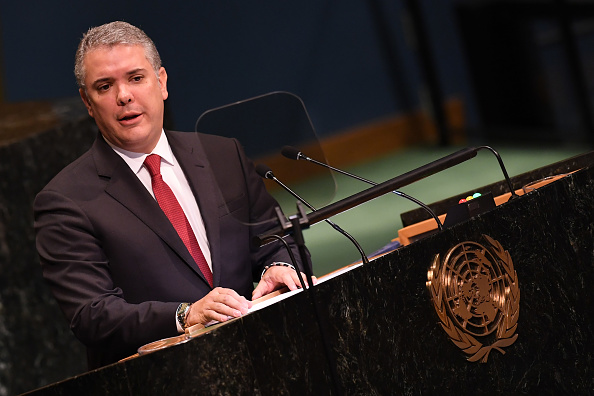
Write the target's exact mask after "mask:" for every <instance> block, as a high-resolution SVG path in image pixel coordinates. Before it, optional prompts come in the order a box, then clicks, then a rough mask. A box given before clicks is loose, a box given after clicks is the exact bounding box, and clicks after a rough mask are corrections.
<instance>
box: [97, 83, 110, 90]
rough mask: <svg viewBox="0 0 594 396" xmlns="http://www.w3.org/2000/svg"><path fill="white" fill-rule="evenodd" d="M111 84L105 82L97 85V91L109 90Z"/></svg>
mask: <svg viewBox="0 0 594 396" xmlns="http://www.w3.org/2000/svg"><path fill="white" fill-rule="evenodd" d="M109 86H110V85H109V84H103V85H99V86H98V87H97V91H107V90H108V89H109Z"/></svg>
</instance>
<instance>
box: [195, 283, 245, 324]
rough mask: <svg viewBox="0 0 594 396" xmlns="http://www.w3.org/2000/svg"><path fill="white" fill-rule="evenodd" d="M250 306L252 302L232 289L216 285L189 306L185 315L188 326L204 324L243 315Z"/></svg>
mask: <svg viewBox="0 0 594 396" xmlns="http://www.w3.org/2000/svg"><path fill="white" fill-rule="evenodd" d="M251 307H252V302H251V301H248V300H247V299H246V298H245V297H243V296H240V295H239V294H237V293H236V292H235V291H234V290H231V289H225V288H223V287H217V288H215V289H214V290H212V291H211V292H210V293H208V294H207V295H206V296H204V297H203V298H201V299H200V300H198V301H196V302H195V303H194V304H192V306H191V307H190V310H189V312H188V315H187V317H186V323H187V324H188V326H193V325H196V324H202V325H206V324H207V323H209V322H211V321H213V320H216V321H218V322H225V321H227V320H228V319H229V318H230V317H231V318H238V317H240V316H242V315H245V314H246V313H247V312H248V309H250V308H251Z"/></svg>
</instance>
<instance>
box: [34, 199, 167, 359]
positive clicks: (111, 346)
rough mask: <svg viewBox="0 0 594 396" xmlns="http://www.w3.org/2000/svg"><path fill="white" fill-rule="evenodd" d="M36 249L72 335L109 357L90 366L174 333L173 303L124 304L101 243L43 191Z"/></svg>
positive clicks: (69, 206)
mask: <svg viewBox="0 0 594 396" xmlns="http://www.w3.org/2000/svg"><path fill="white" fill-rule="evenodd" d="M34 212H35V229H36V232H37V241H36V243H37V250H38V252H39V255H40V260H41V265H42V270H43V274H44V277H45V278H46V280H47V282H48V283H49V285H50V287H51V289H52V292H53V294H54V296H55V297H56V299H57V301H58V303H59V305H60V307H61V309H62V311H63V313H64V315H65V316H66V318H67V320H68V321H69V324H70V328H71V330H72V331H73V333H74V334H75V336H76V337H77V338H78V339H80V341H82V342H83V343H84V344H85V345H86V346H87V347H88V348H90V349H92V348H97V349H101V350H102V352H103V353H102V354H101V355H104V353H106V351H111V352H107V353H112V354H113V356H104V360H105V361H104V362H89V363H90V366H91V367H96V366H99V365H102V364H105V362H109V361H116V360H119V359H121V358H124V357H127V356H130V355H132V354H134V353H135V352H136V348H138V346H140V345H143V344H146V343H148V342H151V341H154V340H157V339H160V338H165V337H170V336H173V335H176V334H177V331H176V326H175V320H174V319H175V318H174V316H173V315H172V312H175V309H176V306H177V303H171V302H169V303H163V302H157V301H147V302H143V303H139V304H130V303H127V302H126V300H125V297H124V295H123V292H122V290H121V289H119V288H118V287H115V286H114V283H113V281H112V277H111V274H110V264H109V261H108V260H107V258H106V256H105V254H104V252H103V249H102V246H101V242H100V241H99V240H98V239H97V238H96V237H95V232H94V230H93V226H92V224H91V222H90V221H89V219H88V218H87V216H86V214H85V212H84V210H82V209H81V208H80V207H79V206H78V205H77V204H76V203H75V202H73V201H72V200H70V199H69V198H67V197H65V196H64V195H63V194H61V193H58V192H55V191H51V190H44V191H42V192H41V193H39V194H38V196H37V198H36V200H35V203H34Z"/></svg>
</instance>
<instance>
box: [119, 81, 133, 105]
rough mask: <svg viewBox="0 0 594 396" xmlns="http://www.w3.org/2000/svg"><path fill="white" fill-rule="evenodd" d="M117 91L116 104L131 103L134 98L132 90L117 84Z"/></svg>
mask: <svg viewBox="0 0 594 396" xmlns="http://www.w3.org/2000/svg"><path fill="white" fill-rule="evenodd" d="M117 92H118V96H117V101H118V105H120V106H125V105H126V104H128V103H131V102H132V101H133V100H134V96H133V95H132V92H131V91H130V90H129V89H128V87H126V86H125V85H119V86H118V91H117Z"/></svg>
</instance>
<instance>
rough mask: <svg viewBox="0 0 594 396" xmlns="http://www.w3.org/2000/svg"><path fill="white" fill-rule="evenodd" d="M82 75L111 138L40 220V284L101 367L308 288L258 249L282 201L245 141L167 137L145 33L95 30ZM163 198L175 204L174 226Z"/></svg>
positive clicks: (63, 179) (103, 132)
mask: <svg viewBox="0 0 594 396" xmlns="http://www.w3.org/2000/svg"><path fill="white" fill-rule="evenodd" d="M75 74H76V77H77V82H78V84H79V87H80V95H81V98H82V100H83V102H84V103H85V105H86V107H87V109H88V112H89V114H90V115H91V117H93V118H94V119H95V122H96V123H97V126H98V128H99V132H100V133H99V136H98V137H97V140H96V141H95V143H94V145H93V146H92V148H91V149H90V150H89V151H88V152H87V153H85V154H84V155H83V156H82V157H80V158H79V159H78V160H76V161H75V162H73V163H72V164H70V165H69V166H68V167H66V168H65V169H64V170H63V171H62V172H60V173H59V174H58V175H57V176H56V177H55V178H54V179H53V180H52V181H51V182H50V183H49V184H48V185H47V186H46V187H45V188H44V189H43V190H42V191H41V192H40V193H39V194H38V196H37V198H36V201H35V205H34V210H35V228H36V231H37V248H38V251H39V254H40V258H41V264H42V269H43V275H44V277H45V278H46V280H47V281H48V282H49V284H50V287H51V288H52V292H53V294H54V295H55V297H56V299H57V300H58V302H59V304H60V306H61V308H62V310H63V312H64V314H65V316H66V318H67V319H68V320H69V322H70V327H71V329H72V331H73V332H74V334H75V335H76V337H78V338H79V339H80V340H81V341H82V342H83V343H84V344H85V345H86V346H87V350H88V359H89V367H90V368H95V367H100V366H102V365H105V364H108V363H111V362H115V361H117V360H119V359H122V358H125V357H127V356H130V355H132V354H134V353H135V352H136V350H137V348H138V347H140V346H141V345H144V344H146V343H149V342H151V341H155V340H158V339H161V338H165V337H171V336H175V335H177V334H179V333H181V332H183V331H184V328H186V327H188V326H192V325H195V324H202V325H205V324H208V323H209V322H211V321H221V322H224V321H226V320H228V319H229V318H234V317H240V316H241V315H244V314H246V313H247V311H248V309H249V308H250V307H251V306H252V302H251V301H249V300H248V299H246V298H245V296H249V294H250V293H252V291H253V294H252V298H253V299H256V298H258V297H260V296H263V295H265V294H268V293H270V292H272V291H274V290H276V289H278V288H280V287H283V286H287V287H288V288H289V289H291V290H293V289H295V288H297V287H298V286H297V285H298V277H297V273H296V271H295V270H294V268H291V266H287V265H286V264H285V263H290V262H291V261H290V258H289V255H288V252H286V250H285V249H284V248H283V247H282V245H280V244H278V243H275V244H270V245H267V246H265V247H263V248H259V249H258V248H255V247H253V246H252V245H251V243H250V241H251V238H252V236H254V235H256V234H259V233H262V232H263V231H264V230H265V229H266V228H267V227H272V226H274V224H273V223H270V222H268V220H271V219H273V218H274V206H275V205H276V202H275V201H274V199H273V198H272V197H271V196H270V195H269V194H268V193H267V192H266V190H265V188H264V186H263V183H262V181H261V180H260V178H259V177H258V176H257V175H256V173H255V171H254V169H253V165H252V163H251V162H250V161H249V160H248V159H247V158H246V157H245V155H244V153H243V151H242V149H241V147H240V146H239V144H238V143H237V141H235V140H232V139H227V138H222V137H217V136H213V135H203V134H193V133H181V132H170V131H164V130H163V107H164V104H163V102H164V100H165V99H167V96H168V92H167V73H166V72H165V69H164V68H163V67H161V60H160V58H159V54H158V52H157V50H156V48H155V46H154V44H153V42H152V41H151V40H150V39H149V38H148V37H147V36H146V35H145V34H144V32H142V31H141V30H140V29H138V28H136V27H134V26H132V25H129V24H127V23H124V22H113V23H110V24H106V25H103V26H100V27H98V28H93V29H90V30H89V31H88V32H87V33H86V34H85V36H84V37H83V39H82V40H81V43H80V45H79V48H78V50H77V55H76V65H75ZM157 155H158V157H157ZM149 158H152V159H153V160H155V161H156V171H155V169H153V168H152V166H153V165H151V164H150V163H149ZM153 163H154V162H153ZM163 181H164V182H165V184H166V185H167V186H166V187H165V189H166V190H168V191H169V192H167V193H165V192H163V190H160V189H158V188H157V187H156V186H157V184H159V185H162V184H163V183H162V182H163ZM160 183H161V184H160ZM159 188H160V187H159ZM171 193H173V194H172V195H171ZM161 194H169V195H166V197H167V199H169V197H173V198H171V199H169V200H170V201H171V200H172V201H175V202H174V203H173V204H172V205H175V208H178V209H179V210H178V211H177V212H176V213H175V216H178V217H176V218H175V220H171V217H170V216H171V215H170V213H171V212H170V211H171V210H173V209H169V208H168V207H167V206H163V205H168V204H164V203H163V202H164V200H163V199H162V198H161V197H162V195H161ZM180 216H181V217H180ZM179 219H182V220H180V221H183V224H184V225H182V226H180V225H179V224H180V223H178V221H177V220H179ZM188 230H189V231H188ZM192 241H193V242H192ZM253 282H259V283H258V285H257V287H256V288H255V290H253Z"/></svg>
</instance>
